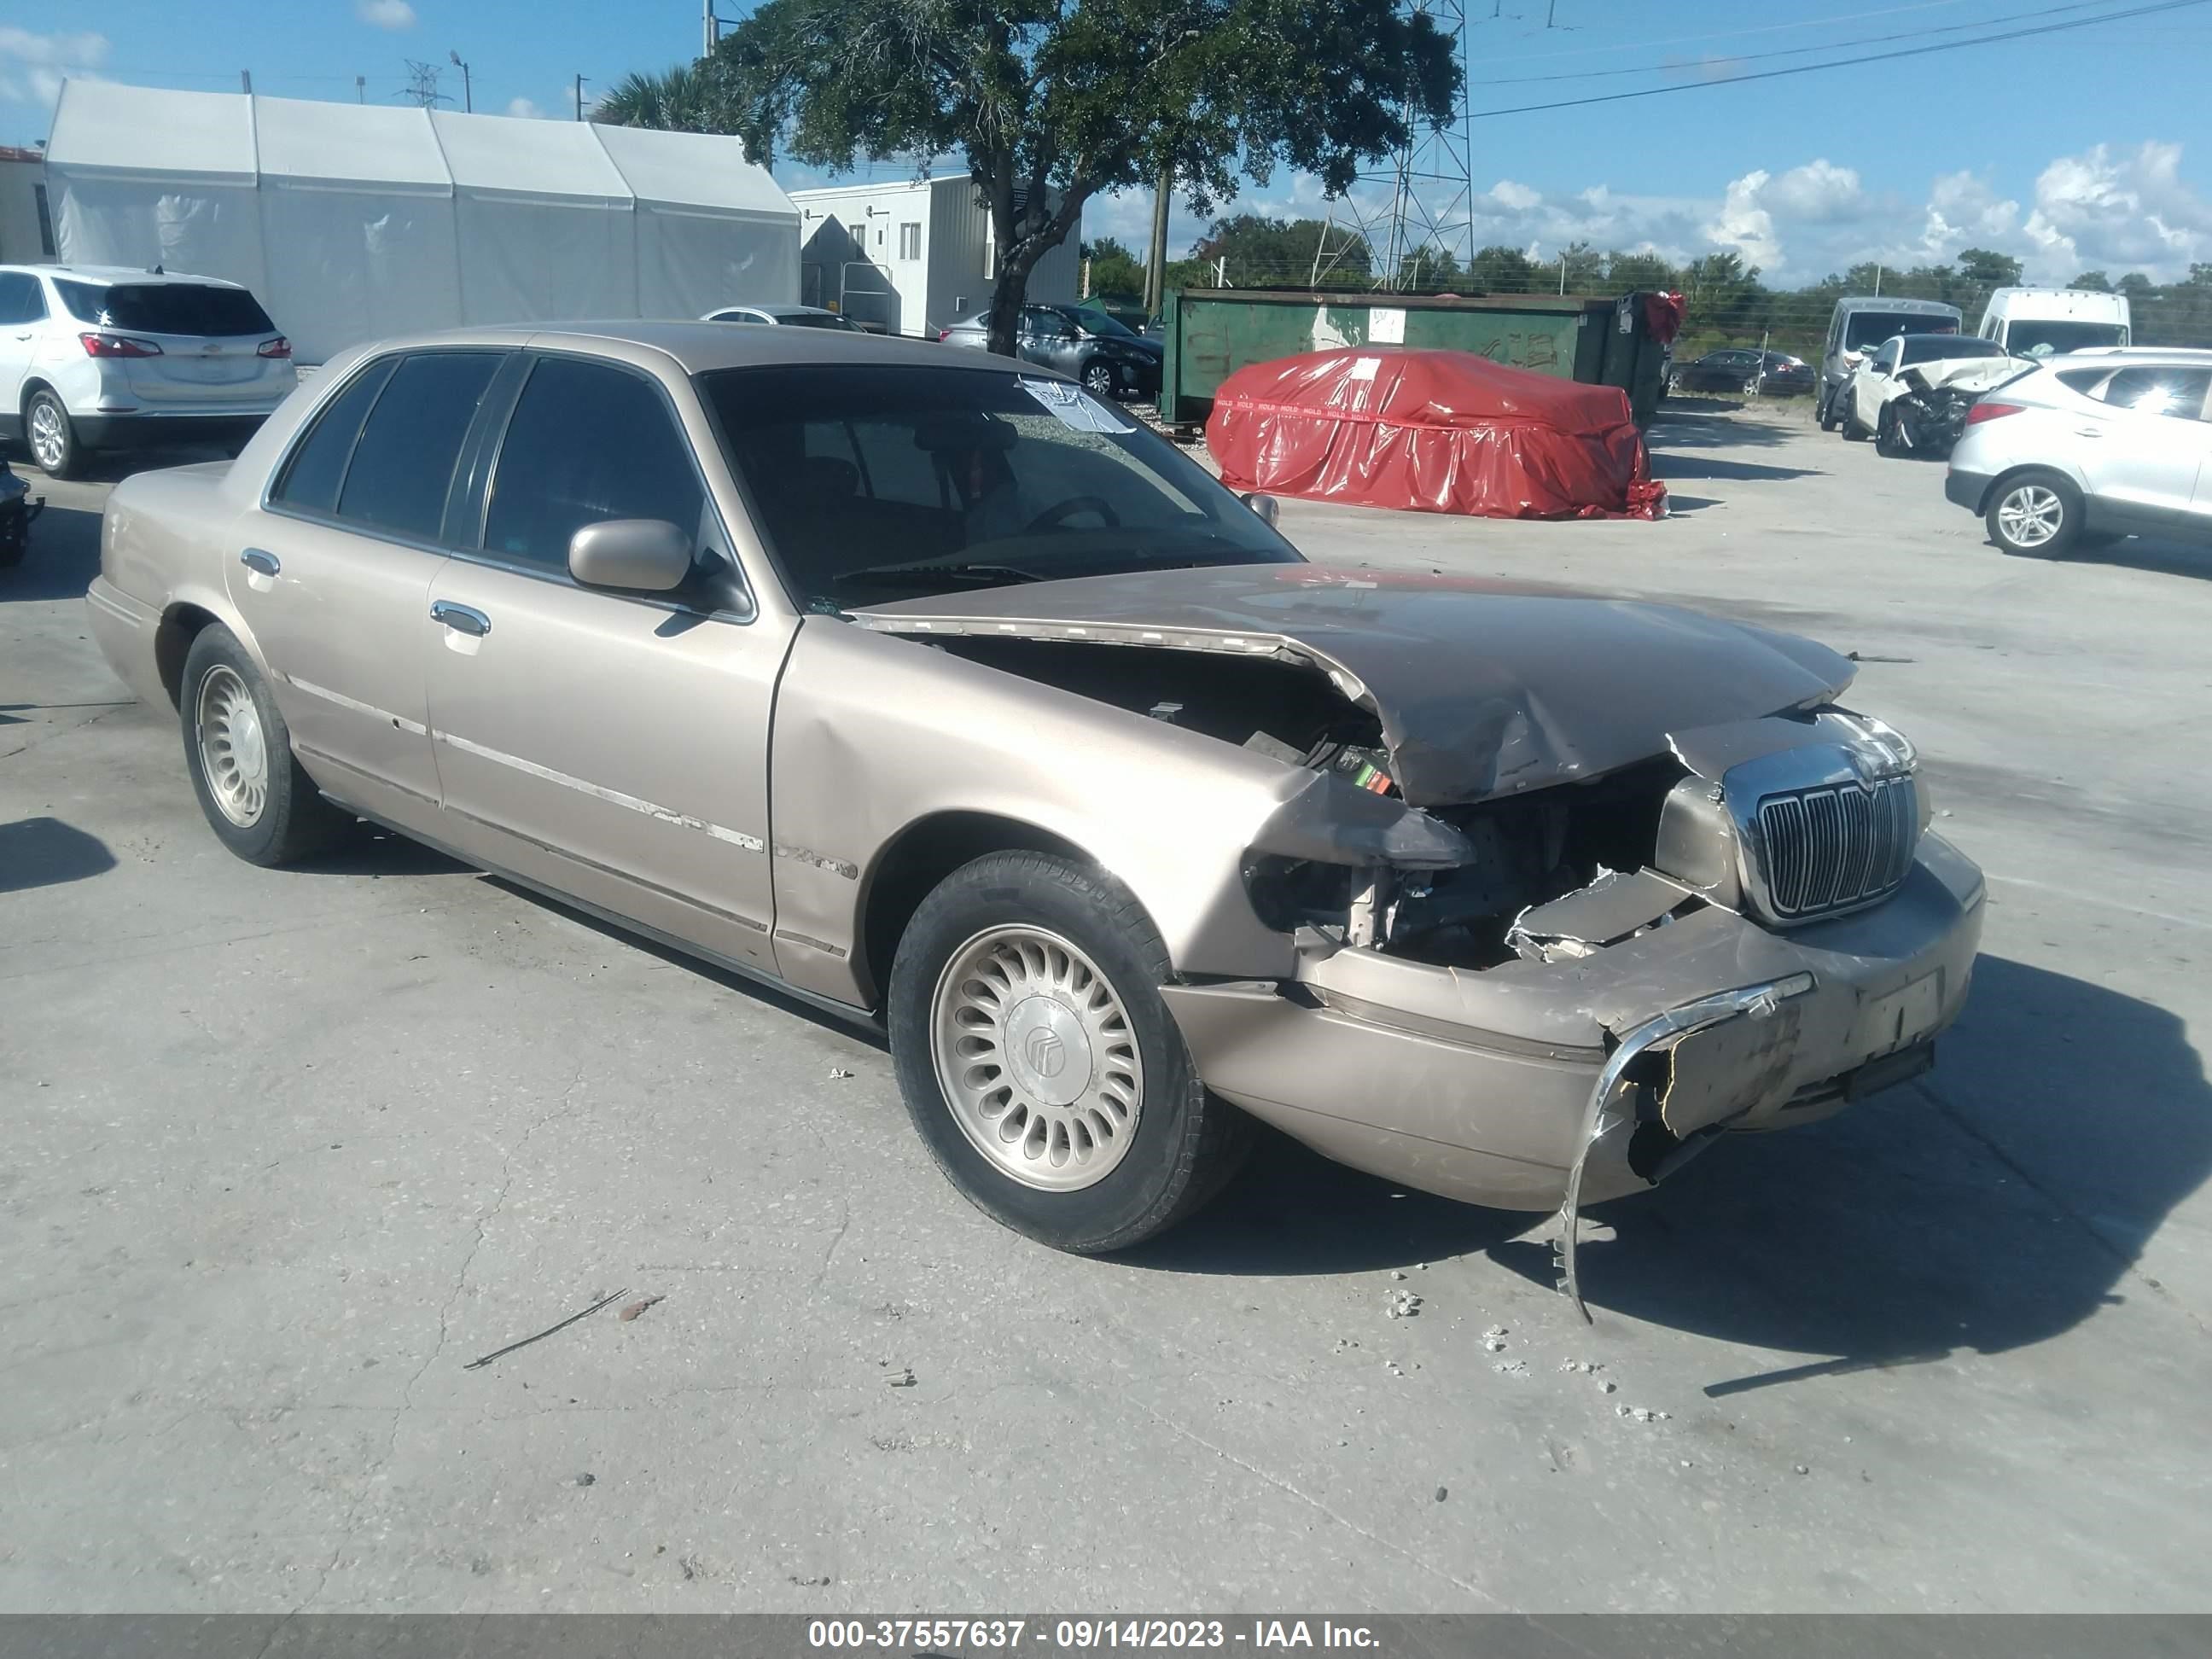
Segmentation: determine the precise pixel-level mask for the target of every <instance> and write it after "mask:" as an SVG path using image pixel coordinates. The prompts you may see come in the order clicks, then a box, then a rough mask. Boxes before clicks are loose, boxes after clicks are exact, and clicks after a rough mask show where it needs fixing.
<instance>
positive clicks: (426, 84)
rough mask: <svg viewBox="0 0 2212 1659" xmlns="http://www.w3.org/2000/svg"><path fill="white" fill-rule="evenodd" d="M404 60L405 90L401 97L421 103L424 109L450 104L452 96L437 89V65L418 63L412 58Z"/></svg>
mask: <svg viewBox="0 0 2212 1659" xmlns="http://www.w3.org/2000/svg"><path fill="white" fill-rule="evenodd" d="M405 61H406V64H407V90H406V91H405V92H404V93H403V94H400V95H401V96H402V97H404V98H406V99H407V100H409V101H410V102H412V103H417V104H420V105H422V107H423V108H424V109H435V108H436V107H437V106H439V105H440V104H450V103H452V102H453V100H452V98H450V97H448V96H447V94H444V93H442V92H441V91H439V90H438V66H437V65H436V64H420V63H417V62H416V60H415V59H413V58H408V59H406V60H405Z"/></svg>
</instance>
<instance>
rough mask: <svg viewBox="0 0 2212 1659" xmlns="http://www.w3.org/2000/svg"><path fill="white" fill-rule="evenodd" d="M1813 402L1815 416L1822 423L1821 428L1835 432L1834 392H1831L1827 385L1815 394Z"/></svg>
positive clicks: (1824, 430)
mask: <svg viewBox="0 0 2212 1659" xmlns="http://www.w3.org/2000/svg"><path fill="white" fill-rule="evenodd" d="M1813 404H1814V409H1813V412H1814V418H1815V419H1817V420H1818V421H1819V422H1820V430H1821V431H1823V432H1833V431H1834V430H1835V429H1836V399H1835V396H1834V394H1833V393H1832V392H1829V391H1828V390H1827V388H1826V387H1825V386H1823V387H1822V388H1821V389H1820V392H1817V393H1816V394H1814V399H1813Z"/></svg>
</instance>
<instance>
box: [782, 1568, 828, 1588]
mask: <svg viewBox="0 0 2212 1659" xmlns="http://www.w3.org/2000/svg"><path fill="white" fill-rule="evenodd" d="M790 1577H791V1582H792V1583H794V1584H796V1585H798V1586H799V1589H825V1588H827V1586H828V1585H829V1574H828V1573H826V1572H825V1573H823V1574H822V1575H821V1577H817V1578H801V1577H799V1575H798V1574H797V1573H795V1572H794V1573H793V1574H791V1575H790Z"/></svg>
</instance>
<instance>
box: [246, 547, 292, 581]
mask: <svg viewBox="0 0 2212 1659" xmlns="http://www.w3.org/2000/svg"><path fill="white" fill-rule="evenodd" d="M238 562H239V563H240V564H242V565H244V566H245V567H246V568H247V569H248V570H252V571H255V572H258V574H261V575H264V576H273V575H275V574H276V573H277V572H278V571H280V570H282V569H283V568H284V565H283V561H282V560H280V559H279V558H277V556H276V555H275V554H274V553H269V552H264V550H262V549H260V548H258V547H249V548H247V549H246V551H245V552H243V553H241V554H240V555H239V556H238Z"/></svg>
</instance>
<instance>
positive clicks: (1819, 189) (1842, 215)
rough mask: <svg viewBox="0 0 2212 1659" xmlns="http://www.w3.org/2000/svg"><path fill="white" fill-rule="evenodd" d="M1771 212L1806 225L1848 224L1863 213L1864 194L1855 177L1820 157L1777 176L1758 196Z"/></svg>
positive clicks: (1845, 168) (1850, 170)
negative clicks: (1818, 159)
mask: <svg viewBox="0 0 2212 1659" xmlns="http://www.w3.org/2000/svg"><path fill="white" fill-rule="evenodd" d="M1760 199H1761V200H1762V201H1763V202H1764V204H1765V206H1766V207H1767V208H1768V209H1770V210H1771V211H1773V212H1776V213H1779V214H1781V215H1782V216H1784V218H1787V219H1795V220H1798V221H1800V222H1803V223H1807V224H1815V225H1836V224H1848V223H1850V222H1851V221H1853V220H1855V219H1860V218H1863V217H1864V216H1866V212H1867V207H1868V204H1867V196H1866V191H1864V190H1863V189H1861V188H1860V186H1859V175H1858V173H1857V171H1856V170H1855V169H1853V168H1850V167H1838V166H1836V165H1835V164H1834V163H1833V162H1832V161H1828V160H1826V158H1825V157H1823V158H1822V159H1821V160H1820V161H1808V162H1806V163H1805V165H1804V166H1802V167H1792V168H1790V171H1789V172H1787V173H1778V174H1776V175H1775V177H1774V178H1773V179H1772V180H1771V181H1770V182H1769V183H1768V185H1767V186H1766V188H1765V190H1764V191H1761V192H1760Z"/></svg>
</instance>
